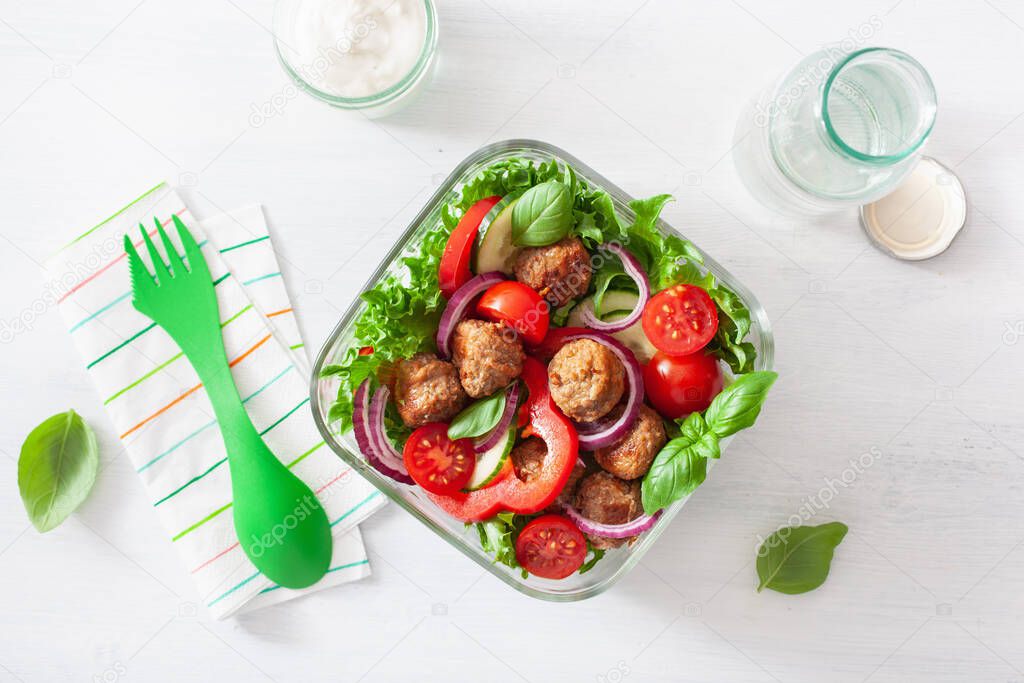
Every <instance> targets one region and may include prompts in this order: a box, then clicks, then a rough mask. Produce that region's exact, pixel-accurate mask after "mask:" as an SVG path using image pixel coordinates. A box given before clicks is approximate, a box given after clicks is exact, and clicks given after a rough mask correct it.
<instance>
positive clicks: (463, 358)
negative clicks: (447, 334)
mask: <svg viewBox="0 0 1024 683" xmlns="http://www.w3.org/2000/svg"><path fill="white" fill-rule="evenodd" d="M524 358H525V354H524V353H523V345H522V343H521V342H520V341H519V340H518V339H517V338H516V335H515V334H513V333H512V332H511V330H510V329H509V328H507V327H505V326H503V325H501V324H499V323H488V322H484V321H483V320H463V321H462V322H460V323H459V324H458V325H457V326H456V327H455V336H454V338H453V340H452V362H454V363H455V367H456V368H458V370H459V379H461V380H462V386H463V388H464V389H465V390H466V393H467V394H469V395H470V396H472V397H473V398H480V397H482V396H489V395H491V394H493V393H494V392H495V391H497V390H498V389H501V388H502V387H504V386H507V385H508V383H509V382H511V381H512V380H514V379H515V378H516V377H518V376H519V375H520V374H521V373H522V371H523V359H524Z"/></svg>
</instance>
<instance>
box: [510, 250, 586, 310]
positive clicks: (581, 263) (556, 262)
mask: <svg viewBox="0 0 1024 683" xmlns="http://www.w3.org/2000/svg"><path fill="white" fill-rule="evenodd" d="M515 273H516V279H517V280H519V281H520V282H522V283H524V284H526V285H529V286H530V287H532V288H533V289H535V290H537V291H538V292H539V293H540V295H541V296H543V297H544V298H545V299H547V301H548V303H550V304H551V305H552V306H553V307H555V308H558V307H560V306H564V305H565V304H566V303H568V302H569V301H570V300H572V299H575V298H576V297H578V296H581V295H582V294H584V293H585V292H586V291H587V288H588V287H590V275H591V266H590V254H588V253H587V250H586V248H584V246H583V243H582V242H580V241H579V239H577V238H575V237H566V238H565V239H563V240H561V241H559V242H555V243H554V244H549V245H548V246H546V247H528V248H526V249H523V250H522V251H520V252H519V254H518V255H517V256H516V264H515Z"/></svg>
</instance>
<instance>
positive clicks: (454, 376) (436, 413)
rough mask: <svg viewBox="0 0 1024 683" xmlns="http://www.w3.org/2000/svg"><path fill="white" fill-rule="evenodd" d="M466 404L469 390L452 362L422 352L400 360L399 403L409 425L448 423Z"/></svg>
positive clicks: (396, 373)
mask: <svg viewBox="0 0 1024 683" xmlns="http://www.w3.org/2000/svg"><path fill="white" fill-rule="evenodd" d="M465 403H466V392H464V391H463V390H462V385H461V384H459V375H458V373H457V372H456V371H455V366H454V365H452V364H451V363H448V362H446V361H443V360H441V359H439V358H437V357H436V356H434V355H433V354H430V353H420V354H417V355H415V356H413V357H412V358H410V359H408V360H403V361H400V362H399V363H398V367H397V368H396V371H395V404H396V405H397V406H398V414H399V415H401V416H402V422H404V423H405V424H406V426H407V427H410V428H412V429H415V428H416V427H422V426H423V425H425V424H427V423H428V422H447V421H448V420H450V419H452V418H453V417H455V415H456V414H457V413H458V412H459V411H460V410H462V406H463V405H465Z"/></svg>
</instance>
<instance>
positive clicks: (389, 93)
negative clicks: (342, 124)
mask: <svg viewBox="0 0 1024 683" xmlns="http://www.w3.org/2000/svg"><path fill="white" fill-rule="evenodd" d="M274 44H275V46H276V48H277V54H278V57H279V59H280V61H281V65H282V66H283V67H284V70H285V72H287V74H288V75H289V76H290V77H291V79H292V80H293V81H294V82H295V84H296V85H297V86H298V87H299V88H301V89H302V90H304V91H306V92H308V93H309V94H310V95H312V96H313V97H316V98H317V99H319V100H322V101H324V102H327V103H328V104H330V105H332V106H335V107H338V108H339V109H347V110H353V111H359V112H361V113H363V114H365V115H366V116H370V117H377V116H385V115H387V114H390V113H393V112H394V111H396V110H397V109H399V108H400V107H402V106H404V105H406V104H408V103H409V102H410V100H411V99H412V98H413V96H414V94H415V93H416V92H417V91H419V90H421V89H422V88H423V87H424V86H425V85H426V83H427V82H428V81H429V80H430V73H431V69H432V67H433V65H434V62H435V53H436V51H437V12H436V11H435V9H434V4H433V2H432V1H431V0H278V2H277V4H276V6H275V8H274Z"/></svg>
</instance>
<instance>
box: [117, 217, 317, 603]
mask: <svg viewBox="0 0 1024 683" xmlns="http://www.w3.org/2000/svg"><path fill="white" fill-rule="evenodd" d="M154 220H155V219H154ZM155 222H156V227H157V232H158V233H159V234H160V240H161V242H163V245H164V248H165V249H166V251H167V257H168V261H169V262H170V263H169V264H168V263H166V262H165V261H164V259H163V257H162V256H161V255H160V252H159V251H157V248H156V245H154V244H153V240H152V239H150V236H149V234H147V232H146V230H145V228H144V227H143V226H142V224H141V223H140V224H139V230H140V231H141V233H142V239H143V241H144V242H145V243H146V249H147V250H148V251H149V257H150V259H151V260H152V261H153V268H154V270H155V271H156V276H155V278H154V276H153V275H151V274H150V272H149V270H148V269H147V268H146V265H145V264H144V263H143V261H142V259H141V258H139V253H138V251H136V249H135V245H133V244H132V241H131V239H130V238H129V237H128V235H127V234H126V235H125V236H124V250H125V252H127V254H128V266H129V270H130V272H131V280H132V305H134V306H135V309H136V310H138V311H139V312H140V313H142V314H143V315H145V316H147V317H148V318H150V319H152V320H153V322H155V323H156V324H157V325H159V326H160V327H162V328H163V329H164V331H166V332H167V334H169V335H170V336H171V339H173V340H174V342H175V343H176V344H177V345H178V346H179V347H181V350H182V352H183V353H184V354H185V357H186V358H188V360H189V362H190V363H191V364H192V367H193V368H195V371H196V374H198V375H199V380H200V381H201V382H202V383H203V386H204V387H205V388H206V393H207V395H208V396H209V397H210V403H212V404H213V410H214V413H215V414H216V416H217V423H218V425H219V426H220V431H221V436H222V437H223V439H224V447H225V449H226V450H227V454H228V467H229V469H230V471H231V494H232V498H233V499H234V505H233V511H234V518H235V531H236V532H237V534H238V541H239V543H240V544H241V546H242V549H243V550H244V551H245V554H246V555H247V556H248V557H249V559H250V560H252V563H253V564H254V565H255V566H256V568H257V569H259V570H260V572H262V573H263V574H264V575H265V576H266V577H267V578H268V579H270V580H271V581H273V582H275V583H277V584H278V585H281V586H285V587H287V588H304V587H306V586H310V585H312V584H314V583H316V582H317V581H318V580H320V578H321V577H322V576H323V575H324V574H325V573H326V572H327V568H328V566H329V564H330V561H331V527H330V524H329V522H328V521H327V515H326V513H325V512H324V509H323V507H321V506H320V503H319V501H318V500H317V498H316V495H315V494H314V493H313V492H312V491H311V490H310V489H309V487H308V486H306V485H305V484H304V483H303V482H302V480H301V479H299V478H298V477H296V476H295V475H294V474H292V472H291V471H290V470H289V469H288V468H287V467H285V466H284V465H283V464H282V463H281V461H280V460H278V459H277V457H275V456H274V454H273V453H272V452H271V451H270V449H269V448H267V445H266V444H265V443H264V442H263V439H262V437H260V435H259V432H257V431H256V428H255V427H254V426H253V424H252V420H250V419H249V414H248V413H246V411H245V407H244V406H243V404H242V399H241V397H240V396H239V395H238V389H237V388H236V387H235V381H234V379H233V378H232V377H231V368H230V366H229V365H228V359H227V354H226V353H225V351H224V340H223V339H222V337H221V326H220V313H219V311H218V308H217V295H216V293H215V292H214V289H213V282H212V279H211V277H210V270H209V268H208V267H207V265H206V259H205V258H204V257H203V254H202V252H201V251H200V250H199V245H197V244H196V241H195V239H194V238H193V237H192V233H190V232H189V231H188V228H186V227H185V224H184V223H182V222H181V221H180V220H179V219H178V217H177V216H175V217H174V225H175V227H176V228H177V229H178V235H179V236H180V237H181V243H182V244H183V245H184V247H185V257H186V258H187V259H188V268H186V267H185V263H184V262H182V258H181V256H180V255H179V254H178V250H177V249H176V248H175V247H174V245H173V244H172V243H171V240H170V238H169V237H168V236H167V233H166V232H165V231H164V229H163V226H162V225H160V221H159V220H155Z"/></svg>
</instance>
